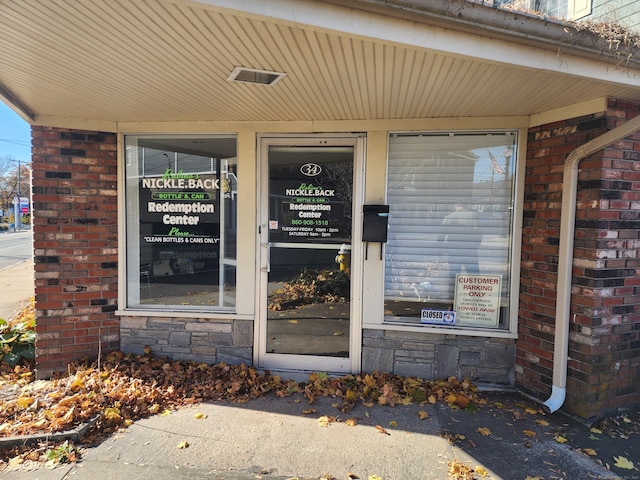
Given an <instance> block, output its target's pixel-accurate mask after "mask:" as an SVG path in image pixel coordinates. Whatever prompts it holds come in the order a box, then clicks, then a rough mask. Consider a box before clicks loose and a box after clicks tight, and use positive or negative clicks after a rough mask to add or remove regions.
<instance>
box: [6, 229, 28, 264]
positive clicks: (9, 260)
mask: <svg viewBox="0 0 640 480" xmlns="http://www.w3.org/2000/svg"><path fill="white" fill-rule="evenodd" d="M32 255H33V247H32V242H31V230H24V231H21V232H2V233H0V271H2V270H4V269H5V268H8V267H11V266H12V265H15V264H17V263H20V262H23V261H25V260H31V258H32Z"/></svg>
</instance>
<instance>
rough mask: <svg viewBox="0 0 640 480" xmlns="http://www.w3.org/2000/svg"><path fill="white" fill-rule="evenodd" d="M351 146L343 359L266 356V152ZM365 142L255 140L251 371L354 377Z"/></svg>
mask: <svg viewBox="0 0 640 480" xmlns="http://www.w3.org/2000/svg"><path fill="white" fill-rule="evenodd" d="M271 145H280V146H327V147H330V146H352V147H354V155H353V199H352V205H351V214H352V226H351V237H352V238H351V299H350V326H349V356H348V357H346V358H338V357H324V356H315V355H294V354H275V353H267V347H266V343H267V287H268V271H267V267H268V263H269V258H268V256H269V228H268V225H269V201H268V195H269V164H268V161H269V155H268V154H269V146H271ZM365 152H366V136H365V134H364V133H362V134H351V133H345V134H341V133H332V134H313V133H310V134H289V135H283V134H261V135H258V136H257V148H256V154H257V156H258V158H257V169H258V172H259V174H258V175H257V185H256V188H257V190H256V191H257V195H256V199H257V201H258V204H257V205H256V209H257V219H258V228H257V229H256V230H257V234H258V238H257V242H256V248H257V251H256V258H257V262H256V285H257V288H258V295H256V310H255V311H256V320H255V322H256V323H255V328H254V350H253V361H254V365H256V366H258V367H259V368H265V369H269V370H279V371H296V372H312V371H324V372H330V373H336V374H344V373H359V372H360V369H361V365H362V358H361V356H362V268H363V264H362V258H363V257H362V251H363V246H362V205H363V202H364V180H365V176H364V173H365Z"/></svg>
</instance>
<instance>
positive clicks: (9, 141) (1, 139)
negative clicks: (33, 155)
mask: <svg viewBox="0 0 640 480" xmlns="http://www.w3.org/2000/svg"><path fill="white" fill-rule="evenodd" d="M0 142H5V143H11V144H13V145H20V146H21V147H30V146H31V142H30V141H29V142H25V141H21V140H9V139H6V138H0Z"/></svg>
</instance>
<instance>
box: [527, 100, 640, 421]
mask: <svg viewBox="0 0 640 480" xmlns="http://www.w3.org/2000/svg"><path fill="white" fill-rule="evenodd" d="M638 113H640V105H637V104H630V103H625V102H620V101H616V100H610V101H609V108H608V110H607V112H603V113H602V114H597V115H589V116H586V117H581V118H575V119H570V120H566V121H563V122H558V123H554V124H550V125H542V126H540V127H536V128H533V129H531V130H530V132H529V138H528V149H527V167H526V172H527V173H526V180H525V184H526V185H525V204H524V222H523V237H522V241H523V245H522V261H521V287H520V305H519V332H518V333H519V338H518V342H517V349H516V356H517V359H516V383H517V385H518V387H519V388H521V389H522V390H524V391H526V392H527V393H529V394H531V395H533V396H535V397H537V398H540V399H541V400H544V399H546V398H547V397H548V395H549V394H550V391H551V384H552V368H553V342H554V334H555V307H556V306H555V300H556V282H557V262H558V245H559V240H560V239H559V235H560V231H559V226H560V206H561V203H560V202H561V198H562V177H563V169H564V161H565V159H566V156H567V154H568V153H569V152H571V151H572V150H573V149H574V148H576V147H577V146H579V145H582V144H584V143H586V142H587V141H589V140H591V139H592V138H595V137H597V136H599V135H601V134H602V133H604V132H605V131H606V130H610V129H612V128H614V127H615V126H617V125H619V124H620V123H623V122H624V121H626V120H627V119H629V118H632V117H633V116H635V115H637V114H638ZM637 160H640V135H634V136H633V137H631V138H628V139H625V140H624V141H622V142H618V143H616V144H614V145H611V146H609V147H607V148H605V149H604V150H602V151H600V152H596V153H594V154H593V155H591V156H589V157H588V158H585V159H583V160H582V161H581V163H580V173H579V176H578V196H577V200H578V201H577V206H576V230H575V240H574V241H575V244H574V261H573V271H572V273H573V277H572V297H571V319H570V320H571V323H570V341H569V357H570V360H569V369H568V380H567V399H566V401H565V404H564V406H563V408H564V409H565V410H567V411H569V412H571V413H573V414H575V415H578V416H580V417H582V418H585V419H588V420H592V419H595V418H598V417H601V416H604V415H608V414H610V413H613V412H615V411H616V409H618V408H619V407H621V406H623V405H633V404H636V403H638V402H640V378H638V375H639V374H638V371H639V367H640V295H639V293H640V281H638V273H640V260H639V257H640V255H639V247H640V235H639V233H640V162H638V161H637Z"/></svg>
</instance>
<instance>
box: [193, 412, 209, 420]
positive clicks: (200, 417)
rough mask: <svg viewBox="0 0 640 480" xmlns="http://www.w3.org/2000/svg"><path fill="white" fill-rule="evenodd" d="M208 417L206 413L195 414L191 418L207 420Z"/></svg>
mask: <svg viewBox="0 0 640 480" xmlns="http://www.w3.org/2000/svg"><path fill="white" fill-rule="evenodd" d="M207 417H208V415H207V414H206V413H196V414H195V415H194V416H193V418H195V419H196V420H202V419H204V418H207Z"/></svg>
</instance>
